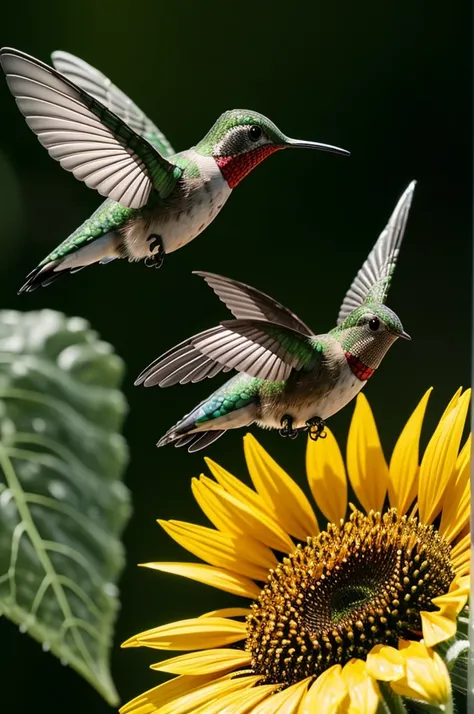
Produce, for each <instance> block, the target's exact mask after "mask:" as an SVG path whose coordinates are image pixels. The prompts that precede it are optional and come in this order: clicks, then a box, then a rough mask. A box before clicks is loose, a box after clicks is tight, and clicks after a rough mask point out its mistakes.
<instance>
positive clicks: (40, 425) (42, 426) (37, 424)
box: [31, 417, 47, 434]
mask: <svg viewBox="0 0 474 714" xmlns="http://www.w3.org/2000/svg"><path fill="white" fill-rule="evenodd" d="M31 426H32V427H33V431H36V432H37V433H38V434H42V433H43V432H44V431H46V426H47V425H46V422H45V420H44V419H40V417H36V418H35V419H33V421H32V422H31Z"/></svg>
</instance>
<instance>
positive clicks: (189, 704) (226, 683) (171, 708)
mask: <svg viewBox="0 0 474 714" xmlns="http://www.w3.org/2000/svg"><path fill="white" fill-rule="evenodd" d="M260 679H261V677H258V676H247V677H235V678H233V679H232V678H229V677H224V678H222V679H220V680H218V681H216V682H211V683H210V684H208V685H206V686H204V687H201V688H200V689H198V690H196V691H195V692H188V694H185V695H184V696H182V697H180V698H179V699H175V700H174V701H173V702H169V704H167V705H166V706H164V707H163V708H162V709H160V710H159V714H188V712H195V711H196V709H199V707H203V706H204V705H206V707H207V706H209V705H211V706H212V705H213V703H214V702H215V701H216V700H221V698H222V697H225V696H228V695H230V694H232V693H235V692H240V691H241V690H242V689H248V688H250V687H252V686H253V685H254V684H256V683H257V682H258V681H259V680H260ZM206 711H207V708H206Z"/></svg>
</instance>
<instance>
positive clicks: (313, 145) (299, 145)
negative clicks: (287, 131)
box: [283, 139, 351, 156]
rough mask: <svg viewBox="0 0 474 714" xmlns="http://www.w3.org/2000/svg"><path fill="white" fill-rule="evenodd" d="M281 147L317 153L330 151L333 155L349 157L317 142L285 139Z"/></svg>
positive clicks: (343, 152) (328, 145)
mask: <svg viewBox="0 0 474 714" xmlns="http://www.w3.org/2000/svg"><path fill="white" fill-rule="evenodd" d="M283 147H284V148H285V149H316V150H317V151H330V152H331V153H333V154H342V156H350V155H351V152H350V151H346V150H345V149H341V148H339V146H332V145H331V144H320V143H319V142H317V141H300V140H299V139H287V140H286V142H285V143H284V145H283Z"/></svg>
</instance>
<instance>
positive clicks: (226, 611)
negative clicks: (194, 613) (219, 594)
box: [199, 607, 252, 617]
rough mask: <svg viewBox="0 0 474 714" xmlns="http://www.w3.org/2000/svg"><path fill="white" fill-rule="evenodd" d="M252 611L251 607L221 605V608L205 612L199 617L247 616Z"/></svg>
mask: <svg viewBox="0 0 474 714" xmlns="http://www.w3.org/2000/svg"><path fill="white" fill-rule="evenodd" d="M251 612H252V610H251V609H250V608H249V607H221V608H220V609H219V610H211V611H210V612H205V613H204V614H203V615H200V616H199V617H247V615H250V613H251Z"/></svg>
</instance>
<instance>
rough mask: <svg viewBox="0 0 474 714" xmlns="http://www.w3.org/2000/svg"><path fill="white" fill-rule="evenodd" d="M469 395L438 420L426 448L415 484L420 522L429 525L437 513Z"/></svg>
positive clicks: (456, 446)
mask: <svg viewBox="0 0 474 714" xmlns="http://www.w3.org/2000/svg"><path fill="white" fill-rule="evenodd" d="M470 396H471V390H470V389H467V390H466V391H465V392H464V394H463V395H462V396H461V397H460V398H459V400H458V402H457V404H456V406H455V407H454V408H453V409H452V410H451V411H450V412H449V413H448V414H447V416H446V417H444V419H441V421H440V422H439V424H438V426H437V427H436V429H435V432H434V434H433V436H432V437H431V439H430V441H429V444H428V446H427V447H426V451H425V453H424V456H423V460H422V462H421V466H420V477H419V484H418V506H419V513H420V520H421V521H423V522H424V523H432V521H433V520H434V519H435V518H436V516H437V515H438V513H439V512H440V510H441V504H442V501H443V497H444V492H445V489H446V486H447V484H448V482H449V480H450V478H451V476H452V473H453V470H454V469H455V466H456V460H457V457H458V451H459V445H460V443H461V437H462V432H463V429H464V423H465V421H466V415H467V410H468V407H469V400H470Z"/></svg>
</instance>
